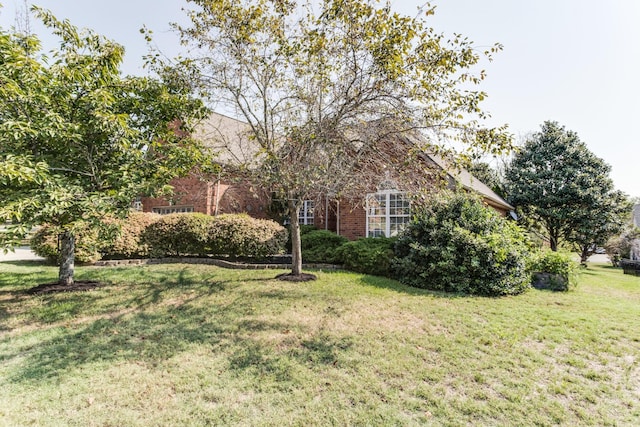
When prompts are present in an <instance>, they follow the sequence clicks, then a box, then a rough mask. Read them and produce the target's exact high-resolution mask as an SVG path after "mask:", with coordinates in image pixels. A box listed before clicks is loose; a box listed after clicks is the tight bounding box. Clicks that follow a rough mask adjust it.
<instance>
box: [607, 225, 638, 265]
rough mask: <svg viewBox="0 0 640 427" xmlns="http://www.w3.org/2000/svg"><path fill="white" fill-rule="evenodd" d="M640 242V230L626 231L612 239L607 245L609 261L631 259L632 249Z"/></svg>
mask: <svg viewBox="0 0 640 427" xmlns="http://www.w3.org/2000/svg"><path fill="white" fill-rule="evenodd" d="M638 240H640V228H637V227H636V228H631V229H628V230H625V231H624V232H623V233H622V234H620V235H619V236H615V237H612V238H611V239H609V241H608V242H607V244H606V245H605V247H604V248H605V250H606V251H607V255H609V259H611V260H613V259H614V258H617V259H630V258H631V249H632V248H633V247H634V245H636V244H637V242H638Z"/></svg>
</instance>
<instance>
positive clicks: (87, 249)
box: [30, 224, 102, 264]
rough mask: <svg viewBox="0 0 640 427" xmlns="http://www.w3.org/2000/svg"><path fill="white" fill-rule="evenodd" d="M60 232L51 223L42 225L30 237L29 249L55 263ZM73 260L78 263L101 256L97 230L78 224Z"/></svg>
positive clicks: (58, 252)
mask: <svg viewBox="0 0 640 427" xmlns="http://www.w3.org/2000/svg"><path fill="white" fill-rule="evenodd" d="M61 233H62V230H61V229H60V228H59V227H56V226H54V225H51V224H44V225H42V226H41V227H40V228H39V229H38V230H37V231H36V232H35V233H34V234H33V236H32V237H31V242H30V245H31V250H32V251H33V252H34V253H35V254H36V255H38V256H41V257H43V258H46V259H47V260H48V261H49V262H51V263H55V264H57V263H58V262H59V261H60V260H59V256H60V251H59V250H58V235H59V234H61ZM75 237H76V246H75V261H76V262H79V263H88V264H90V263H93V262H96V261H98V260H100V258H101V257H102V255H101V254H100V251H99V248H100V239H99V233H98V231H97V230H95V229H92V228H91V227H89V226H88V225H83V226H79V227H78V228H77V230H76V233H75Z"/></svg>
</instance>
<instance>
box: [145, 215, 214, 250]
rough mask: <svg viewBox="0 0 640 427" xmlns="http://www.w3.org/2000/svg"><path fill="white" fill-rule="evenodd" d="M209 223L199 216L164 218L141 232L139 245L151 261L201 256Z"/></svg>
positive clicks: (205, 247) (207, 237) (205, 216)
mask: <svg viewBox="0 0 640 427" xmlns="http://www.w3.org/2000/svg"><path fill="white" fill-rule="evenodd" d="M212 220H213V217H211V216H209V215H205V214H202V213H176V214H169V215H164V216H162V217H161V218H160V219H158V220H157V221H155V222H153V223H151V224H149V225H148V226H147V227H146V228H145V230H144V232H143V233H142V239H141V242H142V244H143V245H146V246H147V247H148V250H149V255H150V256H152V257H164V256H185V255H205V254H206V253H207V252H208V247H207V246H208V243H209V226H210V224H211V221H212Z"/></svg>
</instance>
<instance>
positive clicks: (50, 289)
mask: <svg viewBox="0 0 640 427" xmlns="http://www.w3.org/2000/svg"><path fill="white" fill-rule="evenodd" d="M100 286H102V283H100V282H94V281H90V280H85V281H81V280H78V281H76V282H74V283H73V285H61V284H60V283H57V282H56V283H43V284H41V285H38V286H36V287H34V288H31V289H27V290H26V291H25V293H27V294H30V295H43V294H55V293H58V292H79V291H92V290H94V289H96V288H99V287H100Z"/></svg>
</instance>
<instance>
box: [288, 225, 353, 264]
mask: <svg viewBox="0 0 640 427" xmlns="http://www.w3.org/2000/svg"><path fill="white" fill-rule="evenodd" d="M348 241H349V240H348V239H347V238H346V237H344V236H339V235H337V234H336V233H334V232H332V231H329V230H313V231H309V232H307V233H305V234H302V235H301V236H300V247H301V249H302V259H303V260H304V261H305V262H328V263H333V262H337V261H338V259H337V257H336V250H337V249H338V248H339V247H340V246H341V245H343V244H345V243H346V242H348Z"/></svg>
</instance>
